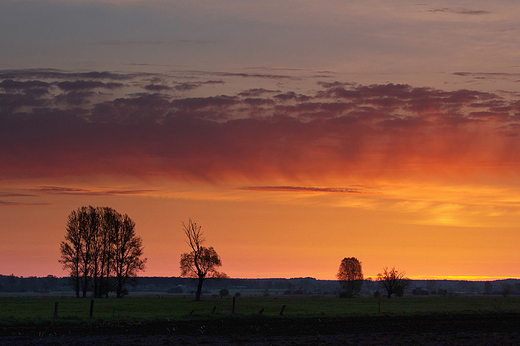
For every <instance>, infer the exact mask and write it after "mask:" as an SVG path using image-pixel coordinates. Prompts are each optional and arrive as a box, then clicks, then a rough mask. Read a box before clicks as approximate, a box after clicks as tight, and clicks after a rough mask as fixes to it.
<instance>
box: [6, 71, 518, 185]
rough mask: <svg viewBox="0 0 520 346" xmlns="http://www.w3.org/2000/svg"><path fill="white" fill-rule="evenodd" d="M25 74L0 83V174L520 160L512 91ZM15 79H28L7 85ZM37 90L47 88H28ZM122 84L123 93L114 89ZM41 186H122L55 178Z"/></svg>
mask: <svg viewBox="0 0 520 346" xmlns="http://www.w3.org/2000/svg"><path fill="white" fill-rule="evenodd" d="M31 73H33V72H31ZM94 75H95V74H94ZM32 77H33V75H31V79H28V80H23V79H21V78H20V79H13V78H8V79H5V80H0V83H3V84H2V85H4V86H5V87H2V88H1V89H0V160H1V162H2V165H0V177H20V176H33V177H60V176H63V175H90V174H94V175H95V174H108V175H110V174H116V175H135V176H139V177H141V176H144V177H148V176H157V175H159V176H165V177H171V178H173V179H182V180H190V179H198V180H200V179H202V180H207V181H219V180H227V181H229V180H231V181H234V178H235V177H238V178H247V179H250V180H251V181H252V182H253V181H255V182H258V183H259V184H265V183H266V181H268V180H269V179H270V178H273V179H277V178H280V179H284V178H290V179H293V178H296V179H301V181H306V179H326V178H331V179H335V178H338V179H339V178H341V179H344V178H345V177H351V176H355V175H356V174H357V175H362V176H369V175H372V176H377V175H378V174H380V172H382V171H384V172H392V174H403V175H406V174H426V173H425V172H427V170H428V169H430V170H431V169H433V168H432V167H434V166H436V165H437V166H442V165H448V166H450V169H446V170H444V171H443V172H450V173H449V174H461V175H462V172H463V171H464V172H465V170H466V169H471V167H482V164H481V163H480V162H486V165H487V166H488V167H493V166H494V165H497V166H498V164H499V162H500V160H502V158H503V157H505V156H507V159H508V160H509V162H513V163H514V164H516V162H519V164H520V153H517V152H516V151H512V150H511V149H510V148H514V147H516V146H518V145H520V143H517V142H516V141H518V140H520V136H516V134H517V133H518V127H517V126H516V125H518V124H519V123H520V101H519V100H518V99H517V98H516V95H515V94H503V93H497V94H495V93H483V92H478V91H473V90H456V91H445V90H439V89H434V88H415V87H413V86H411V85H405V84H392V83H387V84H374V85H358V84H352V83H339V82H335V83H321V84H320V85H321V86H322V88H321V89H320V90H319V91H317V92H308V93H302V92H296V91H293V90H270V89H263V88H256V89H247V90H244V91H242V92H238V93H234V94H233V95H215V96H207V97H180V96H179V95H178V94H176V90H174V89H172V90H167V89H163V90H160V93H159V92H155V91H154V90H149V91H153V92H142V93H135V89H133V88H135V86H143V85H145V86H146V85H156V84H150V83H151V82H152V83H159V82H160V83H161V85H163V84H164V85H172V86H173V85H180V84H179V83H178V82H177V81H175V80H174V79H170V80H168V79H167V77H165V76H150V75H147V76H139V77H135V78H134V79H132V80H129V81H128V83H125V86H123V87H122V89H121V91H119V90H118V95H117V96H114V95H112V94H111V93H106V94H103V93H100V92H98V91H97V90H95V88H97V86H99V85H101V84H97V82H99V83H102V84H103V85H105V84H106V83H107V81H103V80H87V79H85V78H81V79H77V78H76V77H75V78H76V79H73V78H70V74H67V76H66V77H64V78H63V80H52V81H48V80H47V79H42V80H36V79H33V78H32ZM5 81H7V82H5ZM24 81H27V82H31V83H28V84H17V83H15V82H24ZM66 81H67V82H76V81H86V82H89V83H87V84H61V85H62V86H63V85H65V87H64V88H65V89H67V91H66V92H65V91H64V89H60V88H59V87H58V85H59V84H57V83H62V82H66ZM39 82H42V83H49V84H52V86H49V84H40V83H39ZM90 82H96V83H90ZM108 82H110V81H108ZM208 82H210V81H202V82H193V83H200V84H201V85H203V84H204V83H208ZM53 83H54V84H53ZM166 83H168V84H166ZM176 83H177V84H176ZM74 85H75V86H74ZM82 85H83V86H82ZM130 86H133V87H130ZM40 88H44V89H46V90H48V91H49V92H48V93H46V94H38V95H35V94H30V93H27V90H32V89H40ZM128 90H131V91H132V93H130V92H128V93H125V94H124V96H121V93H122V92H124V91H128ZM141 90H142V91H144V90H146V88H145V89H144V90H143V89H141ZM477 163H478V164H477ZM453 167H456V169H454V168H453ZM457 172H459V173H457ZM278 181H280V180H278ZM282 181H283V180H282ZM266 185H267V187H273V186H272V185H271V184H269V183H267V184H266ZM260 186H261V185H260ZM282 187H283V186H282ZM278 188H279V187H278ZM284 188H286V189H287V191H289V189H290V188H291V187H284ZM294 189H296V188H294ZM308 191H310V190H308ZM317 191H318V190H316V192H317ZM323 191H325V190H323ZM40 192H46V193H62V194H67V193H68V194H71V193H75V194H96V193H104V194H107V193H108V194H120V193H124V192H121V191H66V190H61V191H60V190H59V189H56V188H55V187H47V191H45V190H41V191H40ZM329 192H340V191H339V190H338V191H333V190H330V191H329ZM343 192H344V193H354V192H356V191H354V190H352V191H350V190H344V191H343ZM129 193H138V191H137V192H136V191H133V192H132V191H130V192H129ZM357 193H359V191H357Z"/></svg>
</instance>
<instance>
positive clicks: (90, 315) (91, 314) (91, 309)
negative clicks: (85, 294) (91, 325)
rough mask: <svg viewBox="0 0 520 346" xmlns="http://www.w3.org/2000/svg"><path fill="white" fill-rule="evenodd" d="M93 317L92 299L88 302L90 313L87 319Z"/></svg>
mask: <svg viewBox="0 0 520 346" xmlns="http://www.w3.org/2000/svg"><path fill="white" fill-rule="evenodd" d="M93 315H94V299H92V300H91V301H90V313H89V315H88V317H90V318H92V316H93Z"/></svg>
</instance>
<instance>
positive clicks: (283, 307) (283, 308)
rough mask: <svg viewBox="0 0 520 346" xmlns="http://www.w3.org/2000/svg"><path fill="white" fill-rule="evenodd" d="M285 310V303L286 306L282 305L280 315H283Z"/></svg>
mask: <svg viewBox="0 0 520 346" xmlns="http://www.w3.org/2000/svg"><path fill="white" fill-rule="evenodd" d="M284 310H285V305H284V306H282V310H280V316H282V315H283V311H284Z"/></svg>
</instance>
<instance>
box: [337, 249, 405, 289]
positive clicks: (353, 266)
mask: <svg viewBox="0 0 520 346" xmlns="http://www.w3.org/2000/svg"><path fill="white" fill-rule="evenodd" d="M404 276H405V272H399V271H397V270H396V269H395V268H392V269H390V270H389V269H388V268H383V272H382V273H379V274H377V281H378V282H379V285H380V286H381V288H383V289H384V290H385V291H386V293H387V297H388V298H391V297H392V295H394V294H395V295H396V296H397V297H402V296H403V295H404V291H405V289H406V286H408V284H409V280H408V279H407V278H405V277H404ZM336 277H337V278H338V281H339V283H340V285H341V288H342V292H341V293H340V295H339V296H340V297H341V298H352V297H354V296H355V295H357V294H358V293H359V292H360V291H361V288H362V287H363V282H364V279H363V270H362V268H361V262H360V261H359V260H358V259H357V258H355V257H345V258H343V260H341V263H340V265H339V270H338V273H337V274H336ZM369 282H370V281H369Z"/></svg>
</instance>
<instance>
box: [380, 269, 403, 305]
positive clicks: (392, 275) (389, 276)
mask: <svg viewBox="0 0 520 346" xmlns="http://www.w3.org/2000/svg"><path fill="white" fill-rule="evenodd" d="M405 275H406V273H405V272H399V271H397V270H396V269H395V267H394V268H392V269H390V270H388V267H386V268H383V272H382V273H379V274H377V281H379V284H380V285H381V287H382V288H384V289H385V290H386V293H387V297H388V298H391V297H392V294H395V295H396V296H398V297H402V296H403V294H404V290H405V289H406V286H408V283H409V280H408V279H407V278H405V277H404V276H405Z"/></svg>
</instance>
